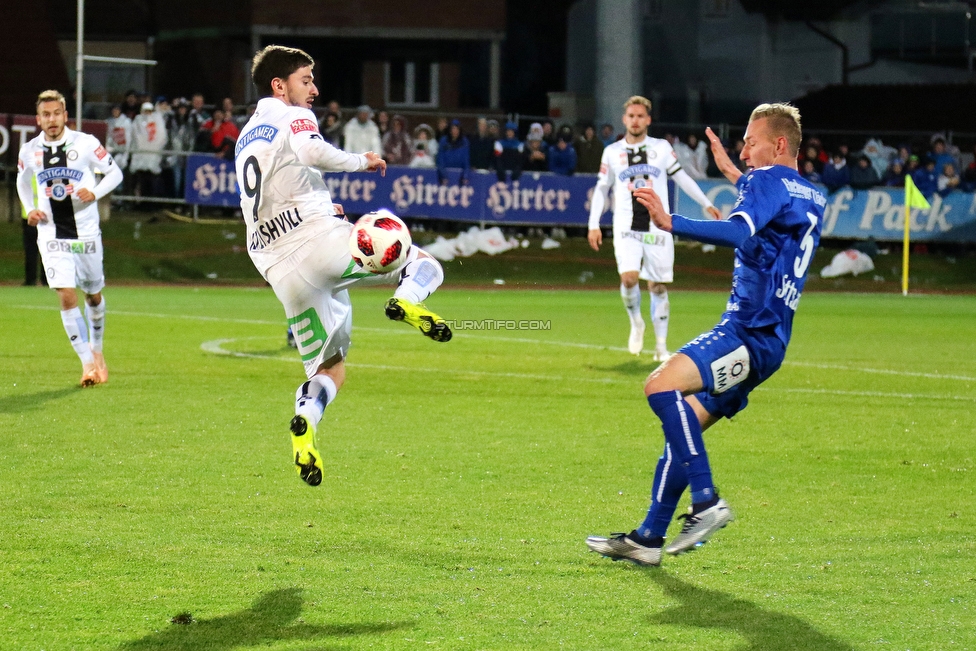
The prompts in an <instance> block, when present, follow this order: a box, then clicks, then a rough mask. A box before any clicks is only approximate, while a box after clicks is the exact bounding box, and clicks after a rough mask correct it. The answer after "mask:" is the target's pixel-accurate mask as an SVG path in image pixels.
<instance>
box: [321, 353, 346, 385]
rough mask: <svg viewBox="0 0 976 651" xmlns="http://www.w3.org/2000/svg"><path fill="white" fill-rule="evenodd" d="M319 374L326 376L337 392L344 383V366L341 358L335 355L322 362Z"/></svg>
mask: <svg viewBox="0 0 976 651" xmlns="http://www.w3.org/2000/svg"><path fill="white" fill-rule="evenodd" d="M319 373H322V374H324V375H328V376H329V378H330V379H331V380H332V382H333V383H334V384H335V386H336V390H337V391H338V390H339V389H340V388H341V387H342V385H343V383H344V382H345V381H346V364H345V362H344V361H343V359H342V356H341V355H338V354H337V355H335V356H334V357H332V358H330V359H327V360H326V361H324V362H322V365H321V366H320V367H319Z"/></svg>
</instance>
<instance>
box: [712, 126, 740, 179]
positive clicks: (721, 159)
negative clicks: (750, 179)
mask: <svg viewBox="0 0 976 651" xmlns="http://www.w3.org/2000/svg"><path fill="white" fill-rule="evenodd" d="M705 136H706V137H707V138H708V142H709V143H711V146H712V156H714V157H715V165H716V166H717V167H718V170H719V171H720V172H721V173H722V174H723V175H724V176H725V178H727V179H728V180H729V182H730V183H735V182H736V181H738V180H739V177H740V176H742V171H741V170H740V169H739V168H738V167H736V166H735V163H733V162H732V159H731V158H729V154H728V152H726V151H725V146H724V145H723V144H722V141H721V140H719V139H718V136H716V135H715V132H714V131H712V128H711V127H705Z"/></svg>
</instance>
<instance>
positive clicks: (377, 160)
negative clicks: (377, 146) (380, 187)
mask: <svg viewBox="0 0 976 651" xmlns="http://www.w3.org/2000/svg"><path fill="white" fill-rule="evenodd" d="M363 155H364V156H366V162H367V163H368V165H367V167H366V171H367V172H375V171H376V170H379V171H380V176H386V161H385V160H383V158H382V157H381V156H380V155H379V154H376V153H374V152H371V151H368V152H366V153H365V154H363Z"/></svg>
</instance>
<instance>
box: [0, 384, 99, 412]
mask: <svg viewBox="0 0 976 651" xmlns="http://www.w3.org/2000/svg"><path fill="white" fill-rule="evenodd" d="M76 391H81V387H64V388H63V389H51V390H50V391H38V392H37V393H24V394H21V395H16V396H6V397H4V398H0V414H13V413H16V412H19V411H32V410H35V409H42V408H44V406H45V404H46V403H47V402H49V401H51V400H59V399H61V398H64V397H65V396H70V395H72V394H74V393H75V392H76Z"/></svg>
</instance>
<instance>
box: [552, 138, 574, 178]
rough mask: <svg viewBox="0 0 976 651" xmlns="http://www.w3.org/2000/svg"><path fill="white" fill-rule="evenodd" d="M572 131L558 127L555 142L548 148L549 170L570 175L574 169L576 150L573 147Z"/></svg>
mask: <svg viewBox="0 0 976 651" xmlns="http://www.w3.org/2000/svg"><path fill="white" fill-rule="evenodd" d="M572 140H573V132H572V131H569V132H568V133H567V132H564V131H562V129H560V133H559V138H558V139H557V140H556V144H555V145H553V146H552V147H550V148H549V171H550V172H555V173H556V174H561V175H563V176H572V175H573V172H575V171H576V150H575V149H574V148H573V143H572Z"/></svg>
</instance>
